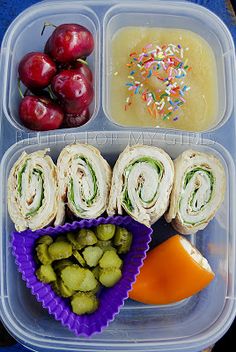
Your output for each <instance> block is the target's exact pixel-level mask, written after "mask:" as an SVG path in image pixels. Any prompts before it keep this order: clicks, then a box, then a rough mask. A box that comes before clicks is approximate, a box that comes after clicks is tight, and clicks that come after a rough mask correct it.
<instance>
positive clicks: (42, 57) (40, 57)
mask: <svg viewBox="0 0 236 352" xmlns="http://www.w3.org/2000/svg"><path fill="white" fill-rule="evenodd" d="M18 72H19V78H20V80H21V81H22V82H23V83H24V85H25V86H26V87H27V88H29V89H43V88H46V87H47V86H48V85H49V84H50V82H51V80H52V78H53V76H55V74H56V72H57V68H56V64H55V63H54V62H53V60H52V59H51V58H50V57H49V56H48V55H46V54H44V53H40V52H32V53H29V54H26V55H25V56H24V57H23V58H22V59H21V61H20V64H19V68H18Z"/></svg>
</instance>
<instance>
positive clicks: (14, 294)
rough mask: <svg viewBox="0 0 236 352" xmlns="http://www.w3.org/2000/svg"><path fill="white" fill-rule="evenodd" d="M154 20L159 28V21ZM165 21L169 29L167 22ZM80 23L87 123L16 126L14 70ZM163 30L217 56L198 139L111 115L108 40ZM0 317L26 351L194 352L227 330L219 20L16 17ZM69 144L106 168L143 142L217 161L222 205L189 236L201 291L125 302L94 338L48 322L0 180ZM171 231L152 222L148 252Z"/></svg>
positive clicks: (154, 4) (224, 38)
mask: <svg viewBox="0 0 236 352" xmlns="http://www.w3.org/2000/svg"><path fill="white" fill-rule="evenodd" d="M157 19H158V21H157ZM167 19H168V24H167V22H166V20H167ZM45 21H47V22H52V23H55V24H61V23H66V22H67V23H69V22H78V23H82V24H84V25H85V26H87V27H88V28H89V29H90V30H91V31H92V33H93V35H94V37H95V40H96V48H95V51H94V54H93V55H92V56H91V58H90V64H91V67H92V69H93V71H94V77H95V101H94V106H93V107H92V109H93V117H92V119H91V120H90V121H89V122H88V123H87V124H86V125H84V126H82V127H80V128H77V129H61V130H55V131H51V132H39V133H33V132H30V131H27V129H25V127H23V126H22V125H21V124H20V122H19V120H18V115H17V106H18V104H19V97H18V93H17V82H16V79H17V65H18V63H19V60H20V58H21V57H22V56H23V55H24V54H25V53H26V52H29V51H33V50H42V49H43V43H45V42H46V39H47V37H48V36H49V35H50V33H51V32H50V30H49V29H48V31H46V34H45V36H43V37H42V38H41V36H40V32H41V29H42V26H43V23H44V22H45ZM156 22H157V23H158V26H167V25H168V26H171V27H177V28H185V29H189V30H192V31H195V32H197V33H198V34H200V35H201V36H203V37H204V38H205V39H206V40H207V41H208V42H209V43H210V45H211V46H212V48H213V50H214V53H215V55H216V59H217V65H218V67H219V70H218V75H219V76H218V84H219V92H220V94H219V106H220V109H219V116H218V120H217V125H216V126H212V129H211V130H210V131H206V132H205V133H189V132H180V131H174V130H168V129H149V128H145V129H141V128H133V129H132V130H130V129H128V128H122V127H121V126H117V125H116V124H114V123H113V122H112V120H111V118H110V116H109V111H108V109H107V102H108V99H109V91H108V88H107V87H108V83H109V82H107V78H106V75H107V72H108V71H107V70H108V69H109V43H110V41H111V40H112V36H113V34H114V33H115V32H116V31H117V30H118V29H119V28H121V27H122V26H127V25H140V26H144V25H145V26H156ZM0 76H1V77H2V96H1V97H0V112H1V125H0V128H1V140H0V143H1V144H0V157H2V155H3V153H4V152H5V154H4V156H3V158H2V161H1V170H0V171H1V174H0V196H1V200H0V231H1V236H0V240H1V244H0V315H1V319H2V321H3V323H4V325H5V326H6V328H7V329H8V330H9V332H10V333H11V334H12V335H13V336H14V337H15V338H16V339H17V340H18V341H19V342H20V343H22V344H23V345H25V346H26V347H28V348H30V349H32V350H34V351H44V352H46V351H49V350H52V351H93V352H96V351H163V352H170V351H181V352H182V351H187V352H199V351H200V350H202V349H203V348H205V347H208V346H210V345H212V344H213V343H214V342H215V341H217V340H218V339H219V338H220V337H221V336H222V335H223V334H224V333H225V332H226V331H227V329H228V328H229V326H230V324H231V323H232V321H233V319H234V317H235V312H236V293H235V292H236V286H235V268H236V261H235V247H236V227H235V225H236V224H235V221H236V217H235V212H236V204H235V179H236V178H235V158H236V152H235V151H236V143H235V140H236V139H235V115H234V113H235V111H234V110H235V107H234V100H235V99H234V98H235V83H234V82H235V81H236V75H235V53H234V44H233V41H232V38H231V35H230V33H229V31H228V30H227V28H226V27H225V25H224V24H223V22H222V21H221V20H220V19H219V18H218V17H216V16H215V15H214V14H212V13H211V12H209V11H208V10H206V9H205V8H203V7H200V6H198V5H194V4H192V3H189V2H184V1H179V2H177V1H154V0H153V1H146V2H143V1H138V0H137V1H115V0H110V1H105V0H104V1H103V0H98V1H89V0H88V1H57V2H55V1H49V2H42V3H40V4H37V5H34V6H32V7H30V8H29V9H27V10H26V11H24V12H23V13H22V14H20V15H19V16H18V17H17V18H16V19H15V21H14V22H13V23H12V24H11V26H10V27H9V29H8V31H7V32H6V35H5V37H4V39H3V44H2V49H1V61H0ZM76 141H81V142H84V143H89V144H92V145H94V146H95V147H97V148H98V149H100V151H101V153H102V154H103V155H104V157H105V158H106V159H107V160H108V162H109V163H110V164H111V165H113V164H114V162H115V160H116V159H117V156H118V155H119V153H120V152H121V151H122V150H123V149H124V148H125V146H126V145H127V144H131V145H133V144H137V143H143V144H148V145H153V146H159V147H161V148H163V149H164V150H165V151H166V152H167V153H169V154H170V156H171V157H172V158H175V157H177V156H178V155H179V154H180V153H181V152H183V151H184V150H186V149H190V148H191V149H196V150H199V151H204V152H209V153H212V154H214V155H216V156H217V157H218V158H219V159H220V160H221V161H222V163H223V165H224V168H225V172H226V176H227V191H226V197H225V200H224V204H223V205H222V206H221V208H220V210H219V211H218V212H217V214H216V217H215V218H214V220H212V221H211V223H210V224H209V225H208V226H207V227H206V229H205V230H203V231H201V232H199V233H198V234H197V235H195V236H191V237H189V239H190V240H191V241H192V242H193V243H194V244H195V245H196V246H197V248H198V249H199V250H200V252H201V253H202V254H203V255H204V256H205V257H206V258H207V259H208V261H209V262H210V265H211V266H212V269H213V270H214V271H215V273H216V277H215V279H214V280H213V281H212V283H211V284H210V285H209V286H208V287H207V288H206V289H204V290H203V291H201V292H200V293H198V294H197V295H194V296H192V297H190V298H188V299H186V300H183V301H181V302H178V303H176V304H171V305H165V306H154V305H144V304H141V303H137V302H134V301H132V300H127V301H126V303H125V305H124V307H123V308H122V310H121V312H120V314H119V315H118V316H117V317H116V319H115V320H114V322H112V323H111V324H110V326H109V327H108V328H107V329H106V330H105V331H104V332H103V333H101V334H98V335H95V336H93V337H92V338H83V337H76V336H74V335H73V334H72V333H71V332H69V330H67V329H65V328H63V327H62V326H61V325H60V323H58V322H56V321H55V320H54V319H53V318H52V316H50V315H49V314H48V313H47V311H46V310H44V309H43V308H42V307H41V305H40V304H39V303H38V302H37V301H36V299H35V297H34V296H32V295H31V293H30V290H29V289H28V288H27V287H26V286H25V283H24V281H23V280H22V279H21V276H20V274H19V273H18V271H17V268H16V264H15V262H14V258H13V256H12V254H11V248H10V246H9V238H10V233H11V231H12V230H13V229H14V225H13V223H12V222H11V220H10V218H9V216H8V212H7V179H8V175H9V171H10V169H11V167H12V165H13V163H14V162H15V161H16V160H17V158H18V157H19V156H20V154H21V153H22V152H23V151H26V152H29V153H30V152H33V151H35V150H39V149H44V148H50V155H51V156H52V157H53V159H54V160H55V161H56V158H57V156H58V154H59V152H60V150H61V149H62V148H63V147H64V146H65V145H67V144H69V143H73V142H76ZM172 234H173V229H172V228H171V227H170V226H169V225H168V224H166V223H165V221H164V220H163V219H161V220H159V221H158V222H157V223H156V224H155V226H154V239H153V243H152V245H155V244H158V243H160V242H162V241H163V240H164V239H165V238H167V237H168V236H170V235H172Z"/></svg>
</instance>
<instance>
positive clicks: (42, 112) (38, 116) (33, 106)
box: [19, 95, 64, 131]
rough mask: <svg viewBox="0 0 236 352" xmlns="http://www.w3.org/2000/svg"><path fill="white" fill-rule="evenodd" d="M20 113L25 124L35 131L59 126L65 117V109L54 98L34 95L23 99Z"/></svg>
mask: <svg viewBox="0 0 236 352" xmlns="http://www.w3.org/2000/svg"><path fill="white" fill-rule="evenodd" d="M19 115H20V118H21V120H22V122H23V123H24V125H25V126H26V127H28V128H29V129H31V130H35V131H49V130H54V129H56V128H59V127H60V126H61V124H62V121H63V118H64V113H63V110H62V109H61V107H60V106H58V105H57V104H55V103H54V102H53V101H52V100H50V99H48V98H45V97H36V96H33V95H28V96H26V97H24V98H23V99H22V101H21V103H20V106H19Z"/></svg>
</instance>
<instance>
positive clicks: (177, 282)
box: [129, 235, 215, 304]
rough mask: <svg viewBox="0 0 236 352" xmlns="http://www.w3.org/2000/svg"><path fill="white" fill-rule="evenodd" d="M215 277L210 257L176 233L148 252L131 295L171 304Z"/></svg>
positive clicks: (136, 298) (199, 289) (146, 301)
mask: <svg viewBox="0 0 236 352" xmlns="http://www.w3.org/2000/svg"><path fill="white" fill-rule="evenodd" d="M214 276H215V274H214V273H213V271H212V269H211V267H210V265H209V263H208V261H207V260H206V258H204V257H203V256H202V255H201V253H200V252H199V251H198V250H197V249H196V248H195V247H194V246H193V245H192V244H191V243H190V242H189V241H188V240H187V239H186V238H184V237H182V236H180V235H175V236H173V237H171V238H169V239H168V240H167V241H165V242H163V243H162V244H160V245H159V246H157V247H156V248H154V249H153V250H151V251H150V252H149V253H148V254H147V257H146V259H145V260H144V264H143V266H142V268H141V270H140V274H139V275H138V276H137V279H136V282H135V283H134V284H133V287H132V290H131V292H130V294H129V297H130V298H132V299H134V300H135V301H139V302H142V303H146V304H169V303H173V302H177V301H180V300H182V299H184V298H187V297H189V296H192V295H193V294H195V293H197V292H199V291H201V290H202V289H203V288H204V287H206V286H207V285H208V284H209V283H210V282H211V281H212V280H213V278H214Z"/></svg>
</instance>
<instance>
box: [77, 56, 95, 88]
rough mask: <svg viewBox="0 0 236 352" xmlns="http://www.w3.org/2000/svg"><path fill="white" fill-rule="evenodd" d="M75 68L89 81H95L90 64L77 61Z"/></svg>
mask: <svg viewBox="0 0 236 352" xmlns="http://www.w3.org/2000/svg"><path fill="white" fill-rule="evenodd" d="M75 69H76V70H77V72H78V73H82V74H83V75H84V76H85V77H86V78H87V79H88V80H89V82H91V83H92V82H93V74H92V72H91V70H90V68H89V67H88V65H86V64H84V63H82V62H80V61H77V62H76V64H75Z"/></svg>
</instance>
